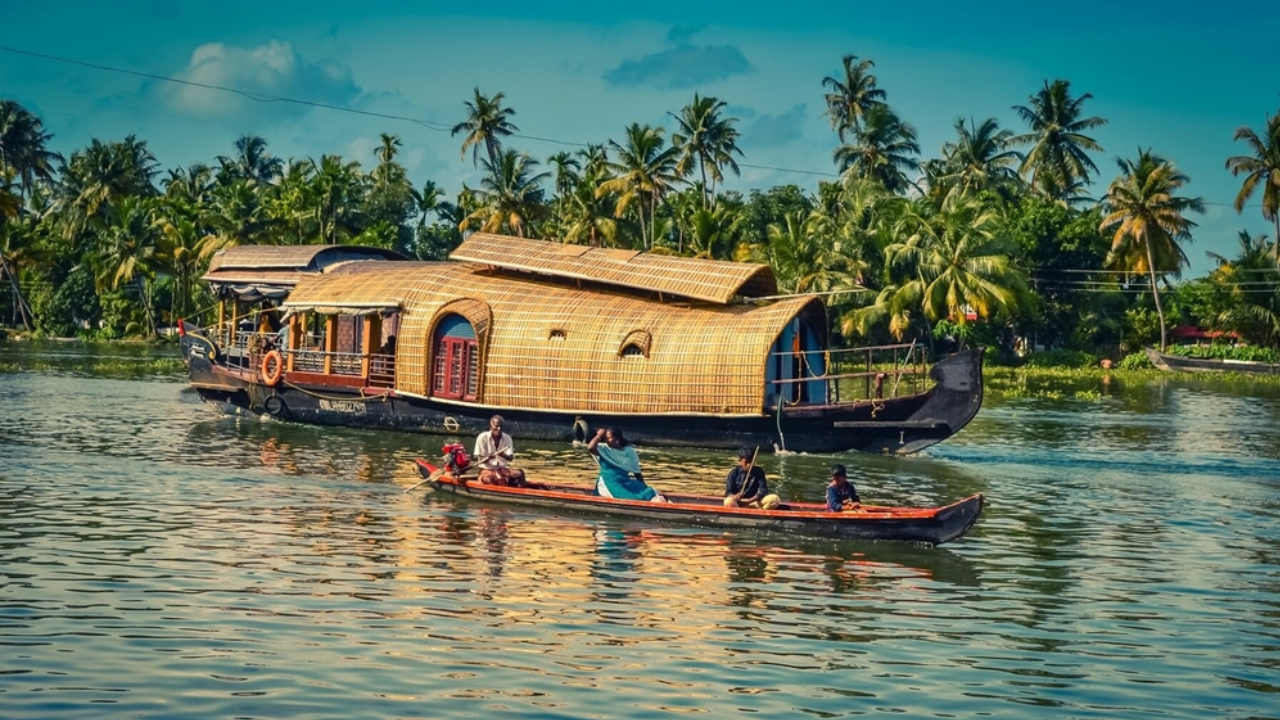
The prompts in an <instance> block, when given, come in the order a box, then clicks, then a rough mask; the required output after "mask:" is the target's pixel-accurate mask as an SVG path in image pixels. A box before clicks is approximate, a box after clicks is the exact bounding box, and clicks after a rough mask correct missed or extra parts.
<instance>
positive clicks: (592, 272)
mask: <svg viewBox="0 0 1280 720" xmlns="http://www.w3.org/2000/svg"><path fill="white" fill-rule="evenodd" d="M449 258H450V259H451V260H462V261H467V262H474V263H481V264H483V265H488V266H490V267H496V268H502V269H504V270H517V271H521V272H529V273H535V274H539V275H549V276H554V277H559V278H567V279H571V280H588V281H593V282H598V283H605V284H608V285H615V286H618V287H625V288H630V289H633V290H644V291H649V292H658V293H663V294H666V295H671V296H675V297H685V298H691V299H694V300H704V301H707V302H713V303H719V304H724V303H728V302H729V301H731V300H733V299H734V298H735V297H737V296H746V297H767V296H770V295H776V294H777V292H778V282H777V280H776V279H775V278H774V276H773V270H772V269H771V268H770V267H769V266H768V265H760V264H756V263H738V262H727V261H724V260H704V259H701V258H685V257H675V256H671V255H655V254H652V253H642V252H638V251H635V250H611V249H607V248H593V247H588V246H586V245H569V244H563V243H556V242H546V241H544V240H526V239H525V238H516V237H509V236H506V235H491V234H488V233H475V234H473V235H471V236H470V237H468V238H467V239H466V240H465V241H463V243H462V245H460V246H459V247H458V249H457V250H454V251H453V253H452V254H451V255H450V256H449Z"/></svg>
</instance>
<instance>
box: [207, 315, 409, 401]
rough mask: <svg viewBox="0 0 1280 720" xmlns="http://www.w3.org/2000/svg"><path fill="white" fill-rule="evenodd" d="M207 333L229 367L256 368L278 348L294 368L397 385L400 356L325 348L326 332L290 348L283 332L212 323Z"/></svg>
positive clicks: (370, 383)
mask: <svg viewBox="0 0 1280 720" xmlns="http://www.w3.org/2000/svg"><path fill="white" fill-rule="evenodd" d="M206 336H207V337H209V338H211V339H213V340H215V341H216V342H217V343H218V345H219V346H220V348H221V351H222V357H223V359H224V360H223V361H224V362H225V363H226V365H228V366H229V367H234V368H239V369H241V370H248V371H251V372H256V371H257V370H258V369H259V368H260V367H261V363H262V358H263V356H264V355H266V353H267V352H269V351H271V350H275V351H278V352H279V353H280V355H281V356H282V357H283V358H284V359H285V361H286V363H289V361H290V360H292V362H291V363H289V364H288V365H287V367H289V369H290V371H292V372H303V373H312V374H317V375H335V376H340V377H360V378H365V380H366V382H367V384H368V386H369V387H383V388H394V387H395V384H396V374H395V373H396V369H395V368H396V358H395V355H394V354H390V353H369V354H368V355H366V354H364V353H358V352H329V351H325V350H321V349H320V348H322V347H323V346H324V336H323V335H319V334H314V333H308V334H306V335H304V336H303V337H302V338H301V340H300V342H301V344H302V347H300V348H298V349H296V350H290V349H289V348H288V341H287V336H284V335H281V334H280V333H263V332H255V331H249V330H236V331H232V330H231V329H230V328H229V327H221V328H219V327H217V326H214V327H211V328H208V329H207V330H206Z"/></svg>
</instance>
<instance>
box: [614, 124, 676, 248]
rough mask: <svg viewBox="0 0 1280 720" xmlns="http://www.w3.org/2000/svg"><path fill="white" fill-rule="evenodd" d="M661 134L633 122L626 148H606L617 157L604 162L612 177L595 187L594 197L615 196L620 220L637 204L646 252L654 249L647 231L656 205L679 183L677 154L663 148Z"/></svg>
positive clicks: (616, 213) (673, 150) (623, 146)
mask: <svg viewBox="0 0 1280 720" xmlns="http://www.w3.org/2000/svg"><path fill="white" fill-rule="evenodd" d="M662 132H663V131H662V128H655V127H651V126H649V125H641V124H639V123H632V124H631V125H630V126H629V127H628V128H627V143H626V145H619V144H618V143H616V142H614V141H613V140H610V141H609V145H610V147H612V148H613V152H614V154H615V155H616V156H617V158H618V159H617V160H616V161H608V163H607V167H608V168H609V170H610V171H611V172H612V173H613V174H614V177H613V178H611V179H609V180H606V181H605V182H602V183H600V186H599V187H598V188H596V195H597V196H599V195H605V194H608V193H612V194H615V195H617V196H618V206H617V209H616V210H615V211H614V214H615V216H616V217H622V216H623V214H624V213H626V211H627V208H629V207H630V206H631V203H633V202H636V201H639V203H640V207H639V209H638V210H637V213H636V214H637V215H638V216H639V218H640V235H641V237H642V238H643V243H644V246H645V249H648V248H651V247H653V243H654V240H655V237H651V236H650V231H651V230H652V229H653V226H654V218H655V216H656V215H657V211H658V203H659V202H661V201H662V197H663V195H665V194H666V193H667V191H668V190H670V189H671V186H672V185H674V184H675V183H677V182H679V181H680V174H679V173H678V172H676V162H677V160H676V156H677V152H678V151H677V150H676V149H675V148H673V147H670V148H669V147H666V141H665V140H664V139H663V137H662ZM645 205H647V206H648V207H647V208H646V207H645ZM646 210H647V211H648V219H647V220H646V217H645V212H646Z"/></svg>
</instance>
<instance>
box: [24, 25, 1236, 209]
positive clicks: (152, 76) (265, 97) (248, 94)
mask: <svg viewBox="0 0 1280 720" xmlns="http://www.w3.org/2000/svg"><path fill="white" fill-rule="evenodd" d="M0 51H3V52H7V53H11V54H14V55H25V56H27V57H33V58H38V59H41V60H48V61H51V62H59V63H65V64H68V65H78V66H80V67H84V68H89V69H91V70H101V71H103V72H113V73H119V74H122V75H132V76H134V77H140V78H146V79H148V80H159V81H161V82H170V83H177V84H179V85H188V86H191V87H198V88H203V89H206V90H218V91H220V92H229V93H233V94H236V95H240V96H241V97H244V98H247V99H249V100H252V101H254V102H262V103H272V102H278V103H287V104H292V105H302V106H305V107H314V108H321V109H324V110H335V111H337V112H345V113H352V114H355V115H364V116H367V117H376V118H382V119H384V120H398V121H401V122H409V123H414V124H415V125H419V126H421V127H424V128H427V129H428V130H432V131H435V132H448V133H452V131H453V127H452V126H450V125H448V124H445V123H438V122H433V121H431V120H420V119H418V118H411V117H407V116H404V115H391V114H388V113H380V112H374V111H372V110H359V109H357V108H352V107H346V106H342V105H331V104H329V103H322V102H315V101H313V100H301V99H298V98H290V97H284V96H281V95H271V94H267V93H258V92H253V91H249V90H241V89H239V88H233V87H227V86H225V85H214V84H212V83H202V82H196V81H195V80H184V79H182V78H176V77H171V76H169V75H159V74H156V73H148V72H141V71H138V70H129V69H126V68H119V67H114V66H111V65H103V64H101V63H93V62H87V61H85V60H76V59H73V58H66V57H60V56H57V55H49V54H47V53H39V52H34V51H31V50H22V49H20V48H14V47H8V46H4V45H0ZM511 137H516V138H520V139H521V140H532V141H534V142H544V143H550V144H553V145H562V146H566V147H578V148H585V147H589V146H590V145H589V144H588V143H583V142H575V141H572V140H559V139H556V138H548V137H540V136H537V135H526V134H523V133H512V134H511ZM738 167H744V168H750V169H752V170H769V171H772V172H780V173H791V174H795V175H813V176H817V177H828V178H838V177H840V174H839V173H832V172H826V171H822V170H797V169H795V168H785V167H778V166H773V165H754V164H750V163H738ZM1202 202H1203V203H1204V204H1205V205H1216V206H1231V207H1234V206H1235V203H1223V202H1209V201H1202Z"/></svg>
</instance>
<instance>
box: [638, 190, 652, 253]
mask: <svg viewBox="0 0 1280 720" xmlns="http://www.w3.org/2000/svg"><path fill="white" fill-rule="evenodd" d="M636 215H639V216H640V246H641V247H644V246H645V245H647V244H648V243H649V230H648V228H646V227H645V222H644V204H643V201H642V202H641V205H640V207H638V208H637V209H636Z"/></svg>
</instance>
